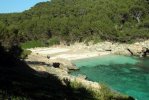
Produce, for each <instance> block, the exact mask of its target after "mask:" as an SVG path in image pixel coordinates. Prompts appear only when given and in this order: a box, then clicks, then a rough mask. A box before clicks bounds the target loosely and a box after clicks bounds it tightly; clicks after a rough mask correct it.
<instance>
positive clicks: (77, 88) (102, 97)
mask: <svg viewBox="0 0 149 100" xmlns="http://www.w3.org/2000/svg"><path fill="white" fill-rule="evenodd" d="M100 86H101V89H100V90H95V89H92V88H88V87H84V85H83V84H82V83H79V82H77V81H74V82H71V83H70V87H71V88H72V89H73V92H74V95H75V96H74V98H76V100H79V99H80V97H81V100H84V98H85V100H134V99H133V98H132V97H129V96H126V95H122V94H120V93H118V92H115V91H113V90H111V89H110V88H108V87H107V86H106V85H104V84H100ZM75 93H76V94H75ZM79 93H83V94H81V95H80V94H79ZM88 94H91V95H92V96H90V95H88Z"/></svg>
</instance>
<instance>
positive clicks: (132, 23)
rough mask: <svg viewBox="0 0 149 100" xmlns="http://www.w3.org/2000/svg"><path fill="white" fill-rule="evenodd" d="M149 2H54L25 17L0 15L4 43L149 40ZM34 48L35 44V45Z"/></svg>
mask: <svg viewBox="0 0 149 100" xmlns="http://www.w3.org/2000/svg"><path fill="white" fill-rule="evenodd" d="M148 33H149V1H148V0H125V1H123V0H51V1H49V2H43V3H38V4H36V5H35V6H34V7H32V8H31V9H30V10H27V11H24V12H22V13H12V14H0V42H2V43H3V45H5V46H9V45H11V44H18V43H20V42H21V43H22V42H26V41H32V40H33V41H37V42H38V40H45V42H46V40H49V39H50V38H55V37H56V39H57V41H66V42H68V43H73V42H74V41H79V42H81V41H90V40H95V41H97V40H98V41H100V40H111V41H119V42H130V41H134V40H136V39H148V38H149V34H148ZM31 44H32V43H31Z"/></svg>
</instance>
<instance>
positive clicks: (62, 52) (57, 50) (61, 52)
mask: <svg viewBox="0 0 149 100" xmlns="http://www.w3.org/2000/svg"><path fill="white" fill-rule="evenodd" d="M29 50H31V51H32V54H33V55H40V56H42V57H47V56H50V59H66V60H70V61H71V60H78V59H85V58H91V57H97V56H102V55H107V54H110V53H109V52H106V51H104V52H99V51H95V50H89V49H88V47H87V46H84V45H82V44H79V45H73V46H65V47H64V46H63V47H61V46H57V47H43V48H42V47H41V48H32V49H29ZM39 59H40V58H39Z"/></svg>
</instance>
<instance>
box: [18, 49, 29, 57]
mask: <svg viewBox="0 0 149 100" xmlns="http://www.w3.org/2000/svg"><path fill="white" fill-rule="evenodd" d="M31 53H32V51H30V50H26V49H24V50H23V52H22V54H21V56H20V58H21V59H25V58H27V56H28V55H30V54H31Z"/></svg>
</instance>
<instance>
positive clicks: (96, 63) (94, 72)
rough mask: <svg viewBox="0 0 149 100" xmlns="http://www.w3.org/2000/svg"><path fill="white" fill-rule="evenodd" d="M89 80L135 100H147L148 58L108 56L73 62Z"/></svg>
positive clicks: (148, 86)
mask: <svg viewBox="0 0 149 100" xmlns="http://www.w3.org/2000/svg"><path fill="white" fill-rule="evenodd" d="M73 63H74V64H76V65H77V67H79V68H80V70H78V71H74V72H72V74H73V75H78V74H83V75H86V76H87V78H88V79H89V80H92V81H96V82H99V83H104V84H107V85H108V86H109V87H111V89H114V90H116V91H118V92H121V93H123V94H127V95H130V96H132V97H134V98H136V99H137V100H149V58H137V57H129V56H118V55H108V56H102V57H95V58H88V59H82V60H76V61H73Z"/></svg>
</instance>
